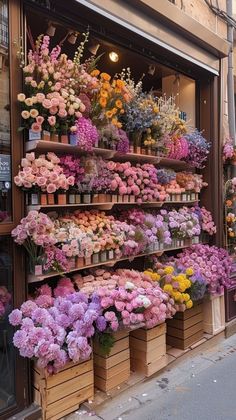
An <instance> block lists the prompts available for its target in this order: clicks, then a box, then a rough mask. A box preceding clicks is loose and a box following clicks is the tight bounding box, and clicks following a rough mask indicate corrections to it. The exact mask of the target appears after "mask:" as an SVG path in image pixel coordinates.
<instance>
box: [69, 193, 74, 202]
mask: <svg viewBox="0 0 236 420" xmlns="http://www.w3.org/2000/svg"><path fill="white" fill-rule="evenodd" d="M69 204H75V193H69Z"/></svg>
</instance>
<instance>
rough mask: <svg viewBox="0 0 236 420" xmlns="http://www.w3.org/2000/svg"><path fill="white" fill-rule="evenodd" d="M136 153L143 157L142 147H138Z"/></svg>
mask: <svg viewBox="0 0 236 420" xmlns="http://www.w3.org/2000/svg"><path fill="white" fill-rule="evenodd" d="M135 153H137V155H141V146H137V147H136V151H135Z"/></svg>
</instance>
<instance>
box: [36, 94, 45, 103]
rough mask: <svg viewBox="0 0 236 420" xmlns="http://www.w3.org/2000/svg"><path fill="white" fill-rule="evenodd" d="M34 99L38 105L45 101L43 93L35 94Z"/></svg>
mask: <svg viewBox="0 0 236 420" xmlns="http://www.w3.org/2000/svg"><path fill="white" fill-rule="evenodd" d="M36 98H37V100H38V102H39V103H42V102H43V100H44V99H45V95H44V93H40V92H39V93H37V94H36Z"/></svg>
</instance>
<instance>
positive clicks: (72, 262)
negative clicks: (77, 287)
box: [69, 257, 76, 270]
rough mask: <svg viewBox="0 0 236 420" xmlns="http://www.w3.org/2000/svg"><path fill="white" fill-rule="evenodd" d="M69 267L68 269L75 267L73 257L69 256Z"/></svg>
mask: <svg viewBox="0 0 236 420" xmlns="http://www.w3.org/2000/svg"><path fill="white" fill-rule="evenodd" d="M69 268H70V270H74V268H76V261H75V257H71V258H70V260H69Z"/></svg>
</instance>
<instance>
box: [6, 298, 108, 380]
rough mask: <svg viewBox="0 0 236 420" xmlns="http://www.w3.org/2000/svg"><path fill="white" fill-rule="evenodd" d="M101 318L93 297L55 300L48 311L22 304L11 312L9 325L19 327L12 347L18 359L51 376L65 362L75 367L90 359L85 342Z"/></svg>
mask: <svg viewBox="0 0 236 420" xmlns="http://www.w3.org/2000/svg"><path fill="white" fill-rule="evenodd" d="M101 316H102V314H101V306H100V304H99V301H98V300H97V299H96V297H94V298H92V299H91V300H88V298H87V296H86V295H84V294H83V293H80V292H77V293H72V294H69V295H68V296H66V297H58V298H55V299H54V301H53V304H52V305H51V306H50V307H48V308H41V307H40V306H39V305H37V304H36V302H33V301H27V302H24V303H23V304H22V305H21V307H20V309H15V310H14V311H12V313H11V314H10V315H9V321H10V323H11V324H12V325H13V326H19V329H18V330H17V331H16V332H15V334H14V337H13V343H14V345H15V347H17V348H18V349H19V351H20V355H21V356H22V357H27V358H30V359H31V358H36V359H37V364H38V366H39V367H40V368H46V369H47V370H48V372H49V373H55V372H57V371H58V370H59V369H61V368H62V367H63V366H64V365H65V364H66V362H67V361H70V360H71V361H73V362H75V363H77V362H79V361H83V360H87V359H88V358H89V357H90V355H91V353H92V348H91V346H90V343H89V339H90V337H92V336H93V335H94V332H95V329H94V325H95V323H96V321H97V320H98V319H99V317H101ZM105 325H106V324H105Z"/></svg>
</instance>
